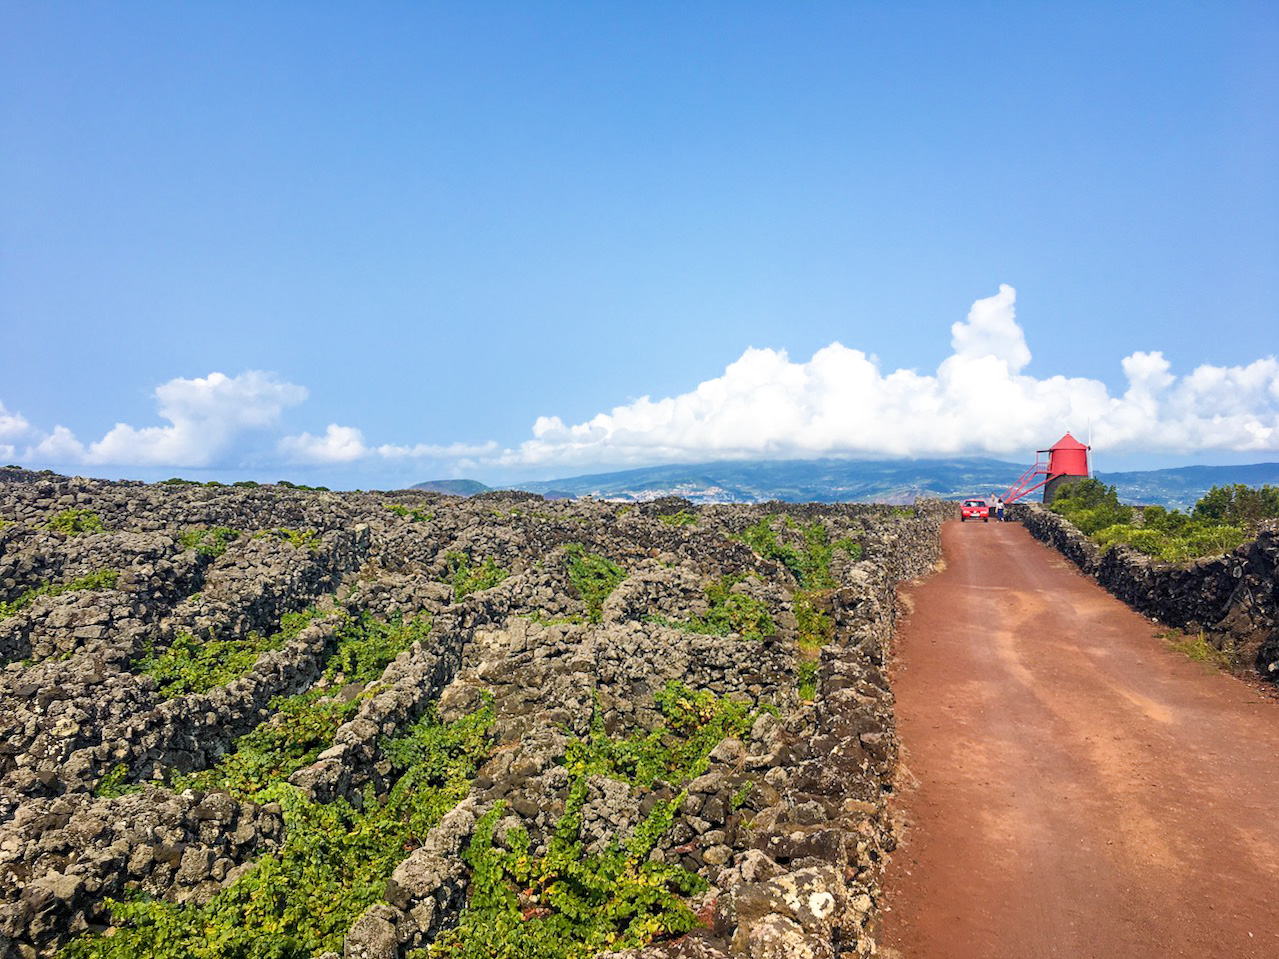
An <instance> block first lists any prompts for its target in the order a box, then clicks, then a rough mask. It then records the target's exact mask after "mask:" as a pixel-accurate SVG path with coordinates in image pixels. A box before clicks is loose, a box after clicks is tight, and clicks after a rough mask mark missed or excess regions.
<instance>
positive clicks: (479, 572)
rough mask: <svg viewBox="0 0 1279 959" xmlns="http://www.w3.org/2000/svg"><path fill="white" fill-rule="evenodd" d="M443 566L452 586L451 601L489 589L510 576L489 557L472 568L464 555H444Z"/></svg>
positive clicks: (469, 560) (467, 557)
mask: <svg viewBox="0 0 1279 959" xmlns="http://www.w3.org/2000/svg"><path fill="white" fill-rule="evenodd" d="M444 565H445V567H446V568H447V569H448V578H449V582H450V583H451V584H452V585H453V601H454V602H456V601H457V600H459V599H461V598H462V597H463V596H469V595H470V594H471V593H478V592H479V591H480V590H483V589H490V588H492V587H494V586H496V585H497V584H498V583H500V582H502V580H504V579H506V578H507V576H509V575H510V573H508V572H507V571H506V570H504V569H503V568H502V567H501V566H499V565H497V561H496V560H494V559H493V558H492V557H491V556H490V557H488V558H487V559H485V560H484V562H482V563H480V565H479V566H472V565H471V559H470V557H469V556H467V555H466V554H465V553H446V554H445V556H444Z"/></svg>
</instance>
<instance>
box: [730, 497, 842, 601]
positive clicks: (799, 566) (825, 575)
mask: <svg viewBox="0 0 1279 959" xmlns="http://www.w3.org/2000/svg"><path fill="white" fill-rule="evenodd" d="M777 519H778V517H777V516H776V515H770V516H765V517H763V518H762V519H760V520H759V522H757V523H755V524H754V525H753V526H748V527H747V528H746V530H745V531H744V532H743V533H742V536H741V540H742V542H744V543H745V544H746V545H747V546H749V547H750V548H751V549H753V550H754V551H755V552H756V553H758V554H759V555H760V556H762V557H764V558H765V559H771V560H775V561H777V562H779V563H781V564H782V565H783V566H785V567H786V568H787V569H788V570H790V572H791V575H792V576H794V577H795V579H796V580H797V581H798V582H799V585H800V586H801V587H802V588H803V589H833V588H834V586H835V581H834V579H833V578H832V576H831V571H830V564H831V560H832V559H833V558H834V555H835V551H836V550H837V549H838V550H843V551H844V552H845V553H847V554H848V556H849V557H850V558H851V559H853V560H858V559H861V555H862V547H861V544H860V543H858V542H857V541H855V540H853V539H851V538H850V537H847V536H845V537H842V538H841V539H838V540H835V541H834V542H831V538H830V531H829V530H828V529H827V528H826V527H825V525H823V523H822V522H821V521H820V520H813V521H812V522H811V523H808V524H806V525H802V526H800V527H799V528H798V529H796V528H795V527H794V525H793V524H792V523H791V521H790V518H789V517H786V518H784V519H783V521H782V523H781V526H782V528H783V530H784V531H785V536H784V537H783V536H782V535H779V533H778V531H777V530H776V529H774V528H773V527H774V525H775V524H776V522H777Z"/></svg>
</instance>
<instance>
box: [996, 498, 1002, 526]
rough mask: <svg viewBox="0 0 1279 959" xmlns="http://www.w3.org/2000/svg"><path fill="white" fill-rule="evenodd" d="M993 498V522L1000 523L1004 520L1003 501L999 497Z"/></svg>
mask: <svg viewBox="0 0 1279 959" xmlns="http://www.w3.org/2000/svg"><path fill="white" fill-rule="evenodd" d="M994 500H995V522H997V523H1002V522H1003V521H1004V501H1003V499H1001V498H1000V497H998V496H996V497H994Z"/></svg>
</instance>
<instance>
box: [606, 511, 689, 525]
mask: <svg viewBox="0 0 1279 959" xmlns="http://www.w3.org/2000/svg"><path fill="white" fill-rule="evenodd" d="M619 515H620V514H619ZM658 518H659V519H660V520H661V521H662V522H663V523H665V524H666V525H667V526H696V525H697V514H696V513H690V512H689V511H688V510H686V509H682V510H680V511H679V512H678V513H667V514H666V515H665V516H661V517H658Z"/></svg>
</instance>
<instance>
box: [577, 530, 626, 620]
mask: <svg viewBox="0 0 1279 959" xmlns="http://www.w3.org/2000/svg"><path fill="white" fill-rule="evenodd" d="M564 554H565V556H567V557H568V579H569V582H570V583H572V584H573V588H574V589H576V590H577V591H578V593H579V594H580V595H581V597H582V601H583V602H584V603H586V609H587V616H588V618H589V619H590V621H591V622H592V623H598V622H599V621H600V619H601V618H602V616H603V610H604V601H605V600H606V599H608V597H609V595H610V594H611V593H612V592H613V590H615V589H617V586H618V584H619V583H621V581H622V580H624V579H625V578H626V572H625V570H623V569H622V567H620V566H618V565H617V564H616V563H614V562H613V561H612V560H611V559H609V558H608V557H607V556H598V555H596V554H594V553H588V552H586V549H585V548H584V547H583V546H582V545H581V544H580V543H570V544H569V545H568V546H566V547H564Z"/></svg>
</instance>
